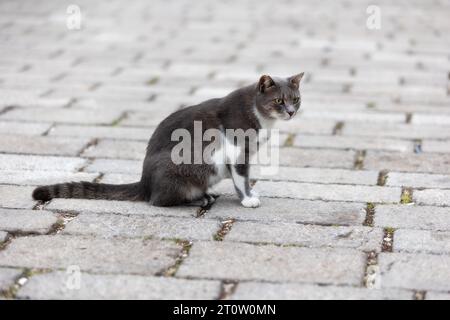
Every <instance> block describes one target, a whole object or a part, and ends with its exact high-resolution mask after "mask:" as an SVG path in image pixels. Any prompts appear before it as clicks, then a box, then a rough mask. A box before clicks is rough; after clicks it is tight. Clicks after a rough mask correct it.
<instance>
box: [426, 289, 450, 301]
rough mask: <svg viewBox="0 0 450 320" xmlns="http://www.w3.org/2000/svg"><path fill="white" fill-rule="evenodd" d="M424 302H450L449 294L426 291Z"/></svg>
mask: <svg viewBox="0 0 450 320" xmlns="http://www.w3.org/2000/svg"><path fill="white" fill-rule="evenodd" d="M425 299H426V300H450V293H446V292H435V291H427V295H426V297H425Z"/></svg>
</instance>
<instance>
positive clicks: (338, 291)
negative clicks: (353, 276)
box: [231, 282, 413, 300]
mask: <svg viewBox="0 0 450 320" xmlns="http://www.w3.org/2000/svg"><path fill="white" fill-rule="evenodd" d="M412 297H413V294H412V292H410V291H407V290H396V289H366V288H355V287H337V286H317V285H308V284H296V283H258V282H241V283H239V284H238V286H237V288H236V291H235V292H234V294H233V295H232V297H231V298H232V299H234V300H411V299H412Z"/></svg>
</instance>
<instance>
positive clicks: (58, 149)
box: [0, 134, 89, 156]
mask: <svg viewBox="0 0 450 320" xmlns="http://www.w3.org/2000/svg"><path fill="white" fill-rule="evenodd" d="M88 143H89V139H86V138H83V139H77V138H57V137H39V136H38V137H31V136H19V135H5V134H4V135H1V136H0V152H5V153H8V152H9V153H31V154H48V155H62V156H76V155H78V154H79V153H80V152H81V151H82V150H83V148H84V147H85V146H86V145H87V144H88Z"/></svg>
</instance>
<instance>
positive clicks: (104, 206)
mask: <svg viewBox="0 0 450 320" xmlns="http://www.w3.org/2000/svg"><path fill="white" fill-rule="evenodd" d="M45 208H46V209H48V210H51V211H56V212H73V213H83V212H87V213H116V214H123V215H136V214H143V215H150V216H173V217H192V216H195V215H196V212H197V209H198V207H196V206H177V207H155V206H151V205H150V204H149V203H147V202H130V201H113V200H85V199H53V200H52V201H51V202H50V203H49V204H48V205H46V207H45Z"/></svg>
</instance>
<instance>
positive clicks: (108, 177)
mask: <svg viewBox="0 0 450 320" xmlns="http://www.w3.org/2000/svg"><path fill="white" fill-rule="evenodd" d="M140 179H141V174H140V173H135V174H125V173H106V174H105V175H104V176H103V177H102V179H101V180H100V182H101V183H112V184H125V183H133V182H136V181H139V180H140Z"/></svg>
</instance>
